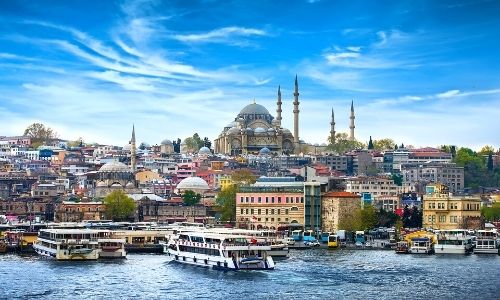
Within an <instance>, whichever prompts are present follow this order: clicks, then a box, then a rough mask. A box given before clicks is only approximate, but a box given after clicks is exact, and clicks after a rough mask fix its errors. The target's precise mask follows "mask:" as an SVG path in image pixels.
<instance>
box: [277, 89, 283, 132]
mask: <svg viewBox="0 0 500 300" xmlns="http://www.w3.org/2000/svg"><path fill="white" fill-rule="evenodd" d="M282 103H283V102H281V86H279V85H278V102H276V104H278V108H277V109H276V120H277V121H278V125H279V127H281V112H282V110H281V104H282Z"/></svg>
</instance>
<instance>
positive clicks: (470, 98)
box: [0, 0, 500, 149]
mask: <svg viewBox="0 0 500 300" xmlns="http://www.w3.org/2000/svg"><path fill="white" fill-rule="evenodd" d="M498 16H500V2H499V1H480V0H463V1H425V0H415V1H404V0H399V1H352V0H351V1H327V0H309V1H307V0H295V1H293V0H287V1H279V0H277V1H264V0H262V1H259V0H254V1H243V0H241V1H210V0H204V1H202V0H200V1H195V0H189V1H173V0H172V1H154V0H143V1H112V0H110V1H98V0H80V1H79V0H76V1H63V0H50V1H49V0H39V1H21V0H19V1H16V0H12V1H0V136H1V135H7V136H8V135H20V134H22V133H23V131H24V129H25V128H26V127H27V126H28V125H29V124H31V123H34V122H40V123H43V124H45V125H46V126H49V127H51V128H52V129H54V130H55V131H57V132H58V134H59V136H60V137H61V138H64V139H69V140H76V139H77V138H79V137H82V138H83V140H84V141H86V142H98V143H103V144H113V145H118V146H122V145H125V144H127V143H128V142H129V140H130V135H131V129H132V124H135V129H136V136H137V140H138V142H147V143H148V144H152V145H153V144H159V143H160V142H161V141H162V140H163V139H171V140H172V139H177V138H181V139H184V138H186V137H188V136H191V135H192V134H193V133H195V132H197V133H198V134H199V135H200V136H202V137H205V136H207V137H208V138H209V139H211V140H213V139H215V138H216V137H217V136H218V134H219V133H220V132H221V130H222V129H223V127H224V126H225V125H226V124H228V123H230V122H231V121H233V120H234V118H235V117H236V115H237V114H238V112H239V111H240V110H241V109H242V108H243V107H244V106H245V105H247V104H250V103H253V101H254V100H255V101H256V103H258V104H262V105H264V106H266V107H267V108H268V110H269V111H270V113H271V114H273V115H274V116H275V115H276V98H277V89H278V86H281V92H282V100H283V113H282V115H283V121H282V124H283V127H285V128H289V129H293V113H292V110H293V107H292V102H293V85H294V78H295V75H297V76H298V82H299V92H300V117H299V118H300V139H303V140H305V141H306V142H308V143H312V144H315V143H318V144H322V143H325V142H326V141H327V137H328V135H329V131H330V115H331V109H334V111H335V122H336V131H337V132H348V131H349V129H348V127H349V110H350V103H351V100H352V101H354V108H355V113H356V133H355V135H356V138H357V139H358V140H359V141H363V142H366V141H368V139H369V137H370V136H372V138H373V139H382V138H392V139H393V140H394V141H395V142H397V143H398V144H399V143H404V144H405V145H414V146H416V147H419V146H422V147H423V146H438V145H443V144H449V145H458V146H467V147H471V148H473V149H480V148H481V147H482V146H483V145H492V146H494V147H495V148H498V147H500V58H499V53H500V18H499V17H498Z"/></svg>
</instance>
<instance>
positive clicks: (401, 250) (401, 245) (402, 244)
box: [396, 241, 409, 254]
mask: <svg viewBox="0 0 500 300" xmlns="http://www.w3.org/2000/svg"><path fill="white" fill-rule="evenodd" d="M396 253H398V254H408V253H409V248H408V242H406V241H399V242H397V243H396Z"/></svg>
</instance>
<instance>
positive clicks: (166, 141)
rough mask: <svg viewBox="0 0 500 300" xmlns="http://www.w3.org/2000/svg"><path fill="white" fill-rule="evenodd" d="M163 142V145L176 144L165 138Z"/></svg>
mask: <svg viewBox="0 0 500 300" xmlns="http://www.w3.org/2000/svg"><path fill="white" fill-rule="evenodd" d="M161 144H162V145H174V144H173V143H172V141H171V140H169V139H164V140H163V141H161Z"/></svg>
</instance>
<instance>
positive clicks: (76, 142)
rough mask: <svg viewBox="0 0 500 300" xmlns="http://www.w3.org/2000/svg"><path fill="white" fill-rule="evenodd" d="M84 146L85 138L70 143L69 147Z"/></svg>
mask: <svg viewBox="0 0 500 300" xmlns="http://www.w3.org/2000/svg"><path fill="white" fill-rule="evenodd" d="M81 146H83V138H82V137H79V138H78V139H76V140H74V141H70V142H69V143H68V147H81Z"/></svg>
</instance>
